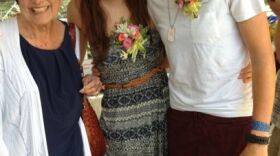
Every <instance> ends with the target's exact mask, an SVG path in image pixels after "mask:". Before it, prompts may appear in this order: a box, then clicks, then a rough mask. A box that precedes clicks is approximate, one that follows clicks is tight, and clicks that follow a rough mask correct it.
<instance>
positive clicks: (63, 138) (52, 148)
mask: <svg viewBox="0 0 280 156" xmlns="http://www.w3.org/2000/svg"><path fill="white" fill-rule="evenodd" d="M65 27H66V28H65V33H64V39H63V42H62V43H61V45H60V47H59V48H58V49H54V50H44V49H39V48H36V47H34V46H32V45H31V44H29V43H28V41H27V40H25V39H24V38H23V37H22V36H21V35H20V46H21V51H22V54H23V57H24V59H25V62H26V64H27V66H28V68H29V70H30V72H31V73H32V76H33V78H34V80H35V82H36V84H37V86H38V88H39V92H40V98H41V103H42V110H43V118H44V125H45V131H46V139H47V144H48V151H49V155H50V156H83V143H82V136H81V131H80V127H79V125H78V121H79V118H80V116H81V112H82V95H81V94H80V93H79V90H80V89H81V88H82V81H81V72H80V68H79V64H78V61H77V59H76V56H75V53H74V49H73V48H72V45H71V38H70V35H69V33H68V32H69V29H68V26H66V24H65Z"/></svg>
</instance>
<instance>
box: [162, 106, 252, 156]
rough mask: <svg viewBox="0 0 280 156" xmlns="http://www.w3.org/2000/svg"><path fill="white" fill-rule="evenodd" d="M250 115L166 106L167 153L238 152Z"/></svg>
mask: <svg viewBox="0 0 280 156" xmlns="http://www.w3.org/2000/svg"><path fill="white" fill-rule="evenodd" d="M251 120H252V119H251V117H238V118H221V117H215V116H211V115H207V114H203V113H198V112H181V111H177V110H174V109H171V108H170V109H169V110H168V115H167V125H168V155H169V156H239V154H240V153H241V152H242V150H243V149H244V147H245V146H246V141H245V136H246V135H247V134H248V133H249V131H250V124H251Z"/></svg>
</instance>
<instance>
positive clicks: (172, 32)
mask: <svg viewBox="0 0 280 156" xmlns="http://www.w3.org/2000/svg"><path fill="white" fill-rule="evenodd" d="M167 4H168V22H169V29H168V35H167V39H168V41H169V42H174V41H175V27H174V25H175V23H176V20H177V18H178V15H179V9H177V12H176V15H175V18H174V19H173V21H172V20H171V12H170V4H169V0H167Z"/></svg>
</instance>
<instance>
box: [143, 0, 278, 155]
mask: <svg viewBox="0 0 280 156" xmlns="http://www.w3.org/2000/svg"><path fill="white" fill-rule="evenodd" d="M175 2H176V1H175V0H148V7H149V11H150V14H151V17H152V18H153V20H154V22H155V24H156V26H157V29H158V31H159V32H160V35H161V38H162V40H163V42H164V44H165V48H166V51H167V56H168V59H169V64H170V77H169V78H170V79H169V87H170V102H171V108H170V110H169V112H168V146H169V147H168V152H169V155H171V156H179V155H182V156H186V155H188V156H237V155H240V154H241V155H242V156H248V155H250V156H266V155H267V143H268V140H269V137H268V136H269V128H270V127H269V123H270V120H271V111H272V104H273V99H274V87H275V65H274V58H273V53H272V46H271V43H270V42H271V41H270V38H269V31H268V24H267V21H266V14H265V13H264V8H265V4H264V2H263V0H201V1H197V0H191V2H185V4H184V5H185V6H187V5H189V6H187V7H191V6H190V5H192V7H197V6H194V5H201V7H200V8H199V7H198V13H197V14H191V15H188V14H184V13H183V10H182V8H181V7H179V6H182V5H178V3H183V2H184V1H180V2H179V1H178V2H177V3H175ZM183 8H184V7H183ZM192 9H194V10H195V9H196V8H192ZM185 11H188V10H185ZM192 13H194V12H192ZM249 62H251V64H252V70H253V71H252V74H253V82H252V83H249V84H244V83H242V81H241V80H240V79H238V75H239V71H240V70H241V69H242V68H243V67H245V66H246V65H247V64H248V63H249ZM253 95H254V96H253ZM245 138H246V140H245Z"/></svg>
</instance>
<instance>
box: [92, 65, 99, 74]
mask: <svg viewBox="0 0 280 156" xmlns="http://www.w3.org/2000/svg"><path fill="white" fill-rule="evenodd" d="M91 70H92V75H94V76H100V72H99V70H98V69H97V68H96V65H95V64H93V65H92V69H91Z"/></svg>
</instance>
